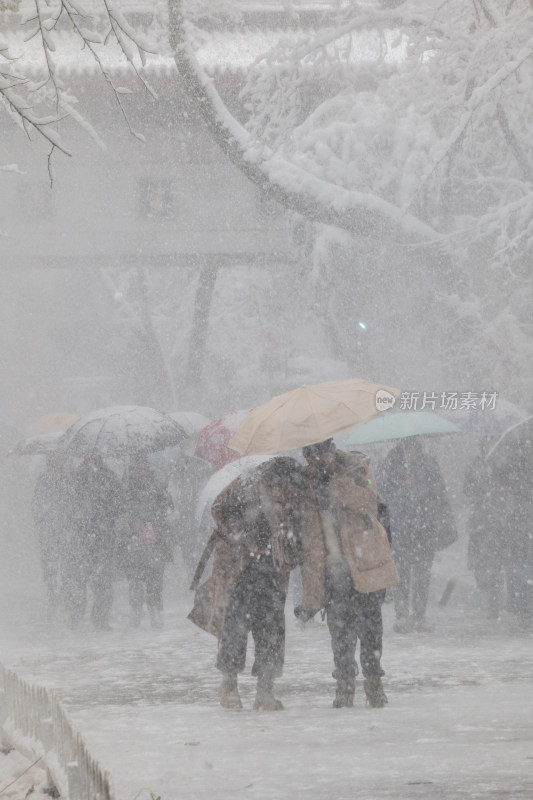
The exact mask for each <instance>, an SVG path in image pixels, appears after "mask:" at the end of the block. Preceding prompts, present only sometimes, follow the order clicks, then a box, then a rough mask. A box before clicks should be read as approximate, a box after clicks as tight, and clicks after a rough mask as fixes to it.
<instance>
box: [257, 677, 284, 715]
mask: <svg viewBox="0 0 533 800" xmlns="http://www.w3.org/2000/svg"><path fill="white" fill-rule="evenodd" d="M254 709H255V710H256V711H282V709H283V703H282V702H281V700H278V699H277V697H274V681H272V680H265V679H264V678H258V680H257V693H256V695H255V703H254Z"/></svg>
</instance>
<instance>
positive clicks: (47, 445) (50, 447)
mask: <svg viewBox="0 0 533 800" xmlns="http://www.w3.org/2000/svg"><path fill="white" fill-rule="evenodd" d="M62 438H63V433H62V431H51V432H50V433H40V434H38V435H37V436H30V437H29V438H28V439H24V440H23V441H22V442H19V443H18V444H17V446H16V447H14V448H13V450H11V451H10V455H11V454H12V455H15V456H45V455H48V454H49V453H53V452H54V451H55V450H57V446H58V444H59V442H60V441H61V439H62Z"/></svg>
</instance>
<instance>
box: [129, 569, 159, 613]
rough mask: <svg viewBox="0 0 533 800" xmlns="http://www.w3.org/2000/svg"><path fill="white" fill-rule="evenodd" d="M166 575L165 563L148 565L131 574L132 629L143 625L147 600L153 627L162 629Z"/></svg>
mask: <svg viewBox="0 0 533 800" xmlns="http://www.w3.org/2000/svg"><path fill="white" fill-rule="evenodd" d="M164 574H165V562H164V561H154V562H152V563H146V564H143V565H141V566H139V567H138V568H137V569H135V570H132V571H131V572H129V574H128V593H129V601H130V608H131V618H130V623H131V626H132V627H134V628H137V627H138V626H139V625H140V623H141V617H142V609H143V605H144V602H145V600H146V607H147V608H148V613H149V614H150V622H151V624H152V627H153V628H160V627H162V624H163V621H162V612H163V581H164Z"/></svg>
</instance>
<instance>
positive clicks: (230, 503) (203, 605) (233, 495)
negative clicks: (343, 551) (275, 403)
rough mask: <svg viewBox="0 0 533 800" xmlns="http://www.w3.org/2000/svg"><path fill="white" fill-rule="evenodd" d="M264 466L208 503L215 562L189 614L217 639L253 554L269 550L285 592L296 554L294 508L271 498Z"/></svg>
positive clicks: (228, 487) (268, 553)
mask: <svg viewBox="0 0 533 800" xmlns="http://www.w3.org/2000/svg"><path fill="white" fill-rule="evenodd" d="M262 466H263V465H261V466H260V467H258V468H257V469H255V470H254V471H253V472H252V473H251V474H250V475H248V476H247V477H246V478H243V477H238V478H236V479H235V480H234V481H233V482H232V483H230V484H229V486H227V487H226V488H225V489H224V490H223V491H222V492H221V493H220V494H219V495H218V496H217V497H216V498H215V501H214V503H213V505H212V509H211V513H212V515H213V517H214V519H215V522H216V523H217V529H216V533H215V534H214V535H215V536H216V537H217V539H216V542H217V543H216V547H215V551H214V559H213V568H212V571H211V575H210V576H209V578H207V580H206V581H204V583H202V584H201V585H200V586H199V588H198V590H197V592H196V596H195V600H194V606H193V609H192V611H191V612H190V614H189V616H188V618H189V619H190V620H191V622H194V624H195V625H198V626H199V627H200V628H202V629H203V630H206V631H208V633H212V634H214V635H215V636H216V637H217V638H218V639H220V637H221V635H222V629H223V625H224V618H225V614H226V609H227V606H228V603H229V599H230V597H231V595H232V594H233V591H234V589H235V587H236V586H237V584H238V582H239V580H240V579H241V577H242V575H243V573H244V572H245V570H246V568H247V567H248V565H249V564H250V562H251V560H252V559H253V558H257V557H260V556H262V555H271V556H272V558H273V560H274V568H275V569H276V570H277V572H278V578H279V580H278V585H279V587H280V589H281V590H282V591H284V592H286V591H287V587H288V582H289V573H290V570H291V569H292V568H293V567H295V566H296V563H297V561H298V560H299V558H300V553H299V548H298V540H297V534H296V526H295V518H294V515H293V511H292V509H290V508H289V507H287V506H282V505H281V504H279V503H277V502H275V501H274V500H273V498H272V497H271V495H270V494H269V492H268V490H267V488H266V487H265V486H264V484H263V483H262V481H261V472H262Z"/></svg>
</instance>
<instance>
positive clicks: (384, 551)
mask: <svg viewBox="0 0 533 800" xmlns="http://www.w3.org/2000/svg"><path fill="white" fill-rule="evenodd" d="M336 455H337V465H336V468H335V471H334V473H333V475H332V477H331V478H330V480H329V482H328V483H327V488H326V496H325V502H326V503H327V505H328V506H329V509H330V510H331V511H332V512H333V517H334V519H335V520H336V523H337V527H338V534H339V538H340V542H341V545H342V551H343V554H344V558H345V560H346V561H347V562H348V565H349V567H350V572H351V575H352V579H353V582H354V586H355V588H356V589H357V591H359V592H362V593H368V592H375V591H378V590H379V589H385V588H387V587H389V586H394V585H395V584H396V583H397V582H398V574H397V572H396V567H395V565H394V560H393V557H392V552H391V548H390V545H389V541H388V537H387V532H386V531H385V529H384V528H383V526H382V525H381V524H380V523H379V522H378V518H377V517H378V498H377V489H376V483H375V480H374V476H373V474H372V471H371V469H370V462H369V459H368V457H367V456H366V455H364V454H363V453H344V452H341V451H336ZM304 473H305V474H306V475H307V477H308V478H309V490H308V492H307V493H306V495H305V497H304V498H303V502H302V507H301V538H302V554H303V558H302V564H301V572H302V587H303V596H302V608H303V610H305V611H316V610H318V609H321V608H323V607H324V604H325V574H326V547H325V544H324V536H323V533H322V524H321V519H320V505H323V504H324V500H320V499H319V498H318V497H317V492H316V490H315V488H314V485H313V478H312V477H311V473H309V471H308V469H306V470H304Z"/></svg>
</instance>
